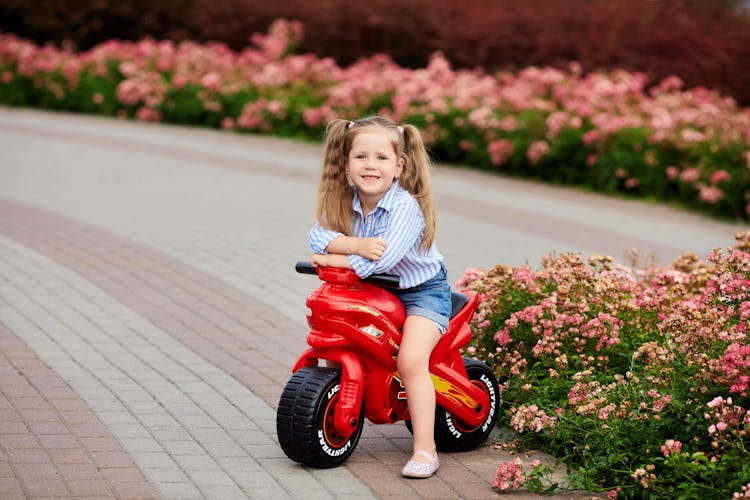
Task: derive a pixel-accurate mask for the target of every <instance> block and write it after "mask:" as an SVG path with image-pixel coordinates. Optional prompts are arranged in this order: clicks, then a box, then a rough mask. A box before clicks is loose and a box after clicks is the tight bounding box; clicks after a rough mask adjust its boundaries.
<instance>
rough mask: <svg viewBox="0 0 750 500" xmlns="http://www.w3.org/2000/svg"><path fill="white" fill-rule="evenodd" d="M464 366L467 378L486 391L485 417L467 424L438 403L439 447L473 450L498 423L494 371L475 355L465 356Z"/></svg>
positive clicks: (436, 435)
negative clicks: (474, 357) (487, 408)
mask: <svg viewBox="0 0 750 500" xmlns="http://www.w3.org/2000/svg"><path fill="white" fill-rule="evenodd" d="M464 366H465V367H466V372H467V374H468V375H469V381H471V383H472V384H474V385H476V386H477V387H479V388H480V389H482V391H484V392H485V393H487V396H488V398H487V399H488V400H489V405H490V408H489V411H488V412H487V418H485V419H484V421H483V422H482V423H481V424H480V425H478V426H476V427H469V426H467V425H464V424H462V423H461V422H460V421H458V420H456V419H454V418H453V415H451V414H450V413H448V412H447V411H445V410H444V409H443V408H441V407H439V406H438V407H437V409H436V411H435V444H436V445H437V448H438V450H443V451H469V450H473V449H474V448H476V447H477V446H479V445H480V444H482V442H484V440H485V439H487V437H488V436H489V435H490V432H492V429H493V428H494V427H495V424H496V423H497V417H498V414H499V411H500V388H499V387H498V384H497V378H495V374H494V373H492V370H490V368H489V367H488V366H487V365H486V364H484V363H482V362H481V361H478V360H476V359H470V358H464Z"/></svg>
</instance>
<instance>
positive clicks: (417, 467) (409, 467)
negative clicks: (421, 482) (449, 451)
mask: <svg viewBox="0 0 750 500" xmlns="http://www.w3.org/2000/svg"><path fill="white" fill-rule="evenodd" d="M414 454H415V455H419V456H421V457H425V458H429V459H430V460H432V461H431V462H429V463H427V462H418V461H416V460H409V461H408V462H406V465H404V468H403V469H401V475H402V476H404V477H416V478H422V479H423V478H427V477H431V476H432V475H433V474H435V471H436V470H438V467H440V460H438V456H437V453H435V454H432V453H428V452H426V451H422V450H417V451H415V452H414Z"/></svg>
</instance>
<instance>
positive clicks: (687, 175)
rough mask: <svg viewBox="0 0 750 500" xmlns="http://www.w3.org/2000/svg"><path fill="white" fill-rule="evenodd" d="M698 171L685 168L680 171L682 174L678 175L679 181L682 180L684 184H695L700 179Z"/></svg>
mask: <svg viewBox="0 0 750 500" xmlns="http://www.w3.org/2000/svg"><path fill="white" fill-rule="evenodd" d="M700 174H701V173H700V171H699V170H698V169H697V168H692V167H691V168H686V169H685V170H683V171H682V174H681V175H680V179H682V180H683V181H685V182H695V181H697V180H698V178H699V177H700Z"/></svg>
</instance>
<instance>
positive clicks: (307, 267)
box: [294, 260, 400, 288]
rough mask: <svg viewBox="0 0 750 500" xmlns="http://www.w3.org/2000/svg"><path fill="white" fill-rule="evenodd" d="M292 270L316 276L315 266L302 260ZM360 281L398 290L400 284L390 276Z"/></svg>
mask: <svg viewBox="0 0 750 500" xmlns="http://www.w3.org/2000/svg"><path fill="white" fill-rule="evenodd" d="M294 269H295V270H296V271H297V272H298V273H300V274H318V273H317V272H316V271H315V266H313V265H312V264H311V263H310V262H307V261H304V260H301V261H299V262H297V263H296V264H295V265H294ZM362 281H366V282H368V283H372V284H373V285H378V286H382V287H385V288H398V287H399V282H400V281H399V278H398V276H394V275H392V274H372V275H370V276H368V277H367V278H365V279H363V280H362Z"/></svg>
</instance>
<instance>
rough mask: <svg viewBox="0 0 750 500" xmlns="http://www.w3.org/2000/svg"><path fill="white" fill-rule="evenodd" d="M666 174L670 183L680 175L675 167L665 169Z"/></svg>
mask: <svg viewBox="0 0 750 500" xmlns="http://www.w3.org/2000/svg"><path fill="white" fill-rule="evenodd" d="M666 174H667V179H669V180H670V181H673V180H675V179H676V178H677V176H678V175H680V169H678V168H677V167H673V166H670V167H667V169H666Z"/></svg>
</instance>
